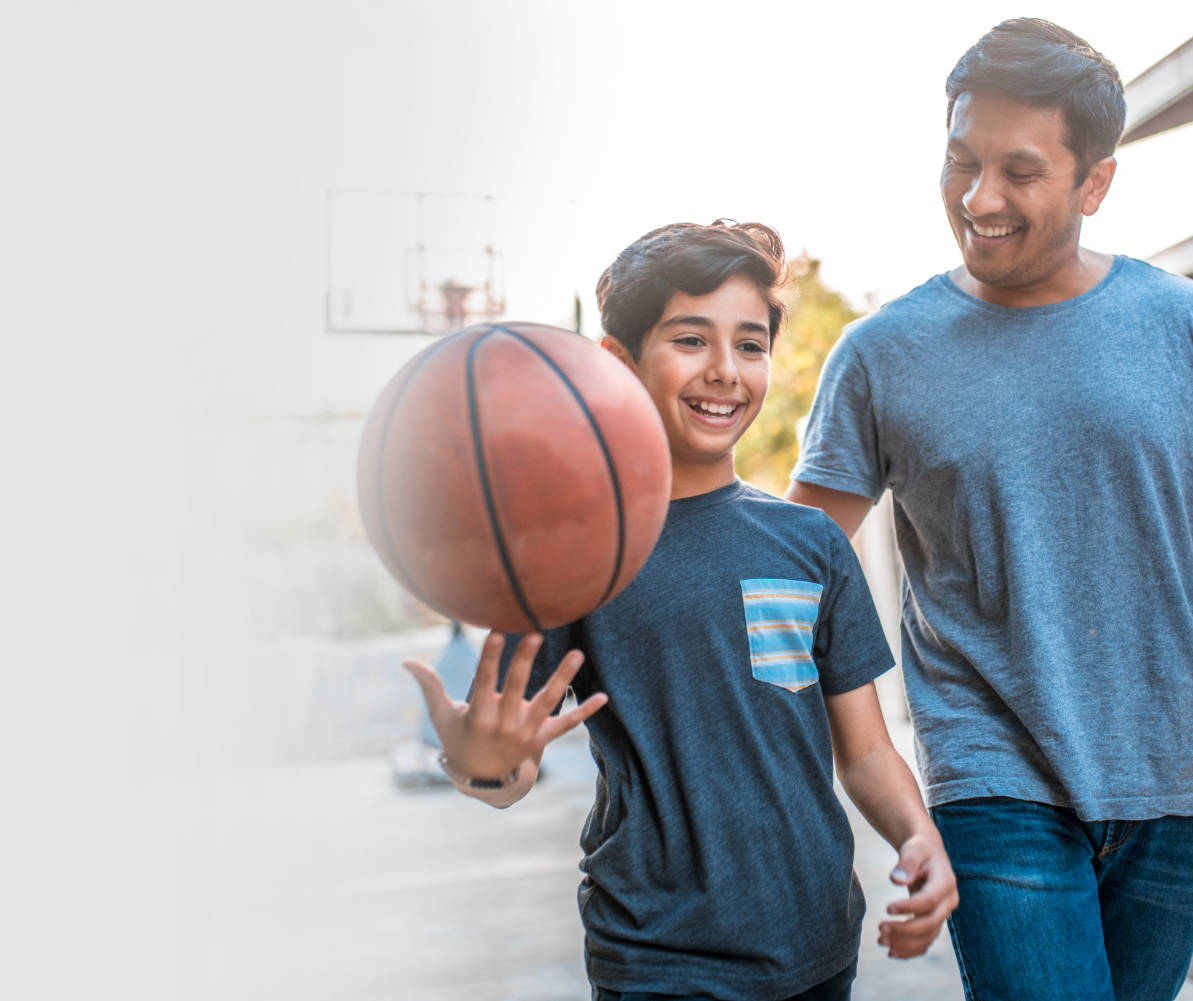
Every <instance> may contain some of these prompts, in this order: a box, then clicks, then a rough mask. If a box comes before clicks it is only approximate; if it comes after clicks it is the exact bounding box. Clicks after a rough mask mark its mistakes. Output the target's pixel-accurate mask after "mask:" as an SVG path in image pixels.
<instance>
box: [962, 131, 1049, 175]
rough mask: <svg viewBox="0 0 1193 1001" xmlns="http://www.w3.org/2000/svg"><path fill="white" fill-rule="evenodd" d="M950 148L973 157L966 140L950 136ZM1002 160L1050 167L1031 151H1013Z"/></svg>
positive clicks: (1042, 158) (1037, 154) (1044, 160)
mask: <svg viewBox="0 0 1193 1001" xmlns="http://www.w3.org/2000/svg"><path fill="white" fill-rule="evenodd" d="M948 148H949V149H951V150H955V151H956V152H959V153H969V154H970V155H971V156H972V155H973V151H972V150H970V148H969V147H968V146H966V145H965V142H964V140H962V139H959V138H958V137H957V136H949V144H948ZM1002 159H1003V163H1007V162H1008V161H1014V162H1015V163H1022V164H1025V165H1028V166H1032V167H1047V166H1048V161H1047V160H1046V159H1045V158H1044V157H1042V156H1041V155H1040V154H1039V153H1036V152H1034V151H1033V150H1030V149H1016V150H1012V151H1011V152H1010V153H1008V154H1006V156H1004V157H1003V158H1002Z"/></svg>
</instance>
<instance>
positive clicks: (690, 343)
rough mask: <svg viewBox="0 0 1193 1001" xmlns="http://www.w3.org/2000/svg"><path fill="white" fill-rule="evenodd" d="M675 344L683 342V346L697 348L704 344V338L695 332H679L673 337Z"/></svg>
mask: <svg viewBox="0 0 1193 1001" xmlns="http://www.w3.org/2000/svg"><path fill="white" fill-rule="evenodd" d="M675 343H676V344H683V345H684V346H685V347H690V348H698V347H700V346H701V345H703V344H704V339H703V338H701V337H698V336H696V335H695V334H681V335H680V336H679V337H677V338H675Z"/></svg>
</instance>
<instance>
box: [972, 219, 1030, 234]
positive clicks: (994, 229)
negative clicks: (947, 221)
mask: <svg viewBox="0 0 1193 1001" xmlns="http://www.w3.org/2000/svg"><path fill="white" fill-rule="evenodd" d="M970 225H972V226H973V231H974V232H975V233H977V234H978V236H1010V235H1011V234H1012V233H1014V232H1015V230H1016V229H1017V228H1018V227H1017V226H979V225H978V224H977V223H976V222H975V223H971V224H970Z"/></svg>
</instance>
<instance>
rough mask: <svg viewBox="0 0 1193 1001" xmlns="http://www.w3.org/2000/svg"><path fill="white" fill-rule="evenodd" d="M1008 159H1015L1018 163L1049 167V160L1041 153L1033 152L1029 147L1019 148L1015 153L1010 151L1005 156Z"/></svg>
mask: <svg viewBox="0 0 1193 1001" xmlns="http://www.w3.org/2000/svg"><path fill="white" fill-rule="evenodd" d="M1005 159H1007V160H1014V161H1015V162H1016V163H1022V164H1026V165H1027V166H1030V167H1047V166H1048V161H1047V160H1045V159H1044V157H1042V156H1040V154H1039V153H1033V152H1032V151H1031V150H1028V149H1017V150H1015V151H1014V152H1013V153H1008V154H1007V155H1006V157H1005Z"/></svg>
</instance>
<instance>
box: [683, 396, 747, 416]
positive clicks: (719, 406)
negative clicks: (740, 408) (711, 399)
mask: <svg viewBox="0 0 1193 1001" xmlns="http://www.w3.org/2000/svg"><path fill="white" fill-rule="evenodd" d="M693 406H694V407H695V408H696V409H697V410H699V411H700V412H701V413H703V414H715V415H716V416H718V417H727V416H728V415H729V414H731V413H733V411H735V410H736V409H737V404H736V403H705V402H704V401H703V400H699V401H697V402H696V403H695V404H693Z"/></svg>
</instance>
